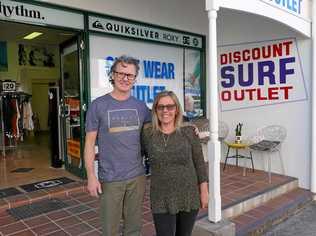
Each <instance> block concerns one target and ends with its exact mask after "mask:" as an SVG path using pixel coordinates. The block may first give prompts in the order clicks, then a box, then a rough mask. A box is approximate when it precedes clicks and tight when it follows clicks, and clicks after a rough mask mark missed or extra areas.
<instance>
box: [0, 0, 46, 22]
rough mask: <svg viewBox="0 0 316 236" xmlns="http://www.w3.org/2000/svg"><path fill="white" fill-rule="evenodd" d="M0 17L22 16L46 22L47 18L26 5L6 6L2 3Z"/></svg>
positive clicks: (0, 4) (0, 3)
mask: <svg viewBox="0 0 316 236" xmlns="http://www.w3.org/2000/svg"><path fill="white" fill-rule="evenodd" d="M0 16H5V17H12V16H22V17H28V18H34V19H41V20H44V19H45V17H43V16H41V13H40V11H37V10H30V9H27V8H26V7H25V6H24V5H22V4H21V5H15V6H14V5H13V6H12V5H5V4H3V3H2V2H0Z"/></svg>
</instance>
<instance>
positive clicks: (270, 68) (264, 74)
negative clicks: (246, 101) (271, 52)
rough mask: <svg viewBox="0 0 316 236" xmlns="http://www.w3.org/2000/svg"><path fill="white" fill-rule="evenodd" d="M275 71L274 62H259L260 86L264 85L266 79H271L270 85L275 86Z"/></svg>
mask: <svg viewBox="0 0 316 236" xmlns="http://www.w3.org/2000/svg"><path fill="white" fill-rule="evenodd" d="M265 68H267V70H265ZM274 69H275V66H274V63H273V61H262V62H258V85H264V78H269V83H270V84H275V76H274Z"/></svg>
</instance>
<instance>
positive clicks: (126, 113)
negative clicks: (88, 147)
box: [86, 94, 151, 182]
mask: <svg viewBox="0 0 316 236" xmlns="http://www.w3.org/2000/svg"><path fill="white" fill-rule="evenodd" d="M150 119H151V116H150V112H149V109H148V108H147V106H146V104H145V103H144V102H141V101H139V100H137V99H136V98H134V97H132V96H131V97H129V98H128V99H127V100H124V101H119V100H116V99H114V98H113V97H112V96H111V95H110V94H106V95H104V96H102V97H99V98H97V99H96V100H94V101H93V102H92V103H91V105H90V107H89V109H88V112H87V116H86V132H91V131H97V132H98V135H97V140H98V150H99V167H98V172H99V173H98V176H99V180H100V181H101V182H114V181H122V180H127V179H131V178H134V177H137V176H140V175H143V174H144V167H143V164H142V157H141V148H140V131H141V128H142V126H143V123H146V122H149V121H150Z"/></svg>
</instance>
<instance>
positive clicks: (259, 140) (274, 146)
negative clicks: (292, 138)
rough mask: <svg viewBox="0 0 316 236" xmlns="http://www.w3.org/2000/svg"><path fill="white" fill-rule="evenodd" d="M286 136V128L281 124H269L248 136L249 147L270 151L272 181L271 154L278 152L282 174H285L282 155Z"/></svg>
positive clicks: (269, 174) (269, 171)
mask: <svg viewBox="0 0 316 236" xmlns="http://www.w3.org/2000/svg"><path fill="white" fill-rule="evenodd" d="M285 138H286V129H285V128H284V127H283V126H281V125H269V126H266V127H263V128H261V129H259V130H258V131H257V133H256V134H255V135H253V136H251V137H249V138H248V144H249V148H250V149H251V150H254V151H260V152H263V153H264V152H266V153H268V176H269V183H271V154H272V153H273V152H278V154H279V155H278V156H279V158H280V164H281V168H282V174H285V170H284V164H283V158H282V155H281V144H282V142H283V141H284V140H285Z"/></svg>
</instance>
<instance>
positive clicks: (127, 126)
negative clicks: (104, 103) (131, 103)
mask: <svg viewBox="0 0 316 236" xmlns="http://www.w3.org/2000/svg"><path fill="white" fill-rule="evenodd" d="M139 127H140V121H139V115H138V111H137V110H136V109H117V110H109V111H108V130H109V133H117V132H125V131H131V130H139Z"/></svg>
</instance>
